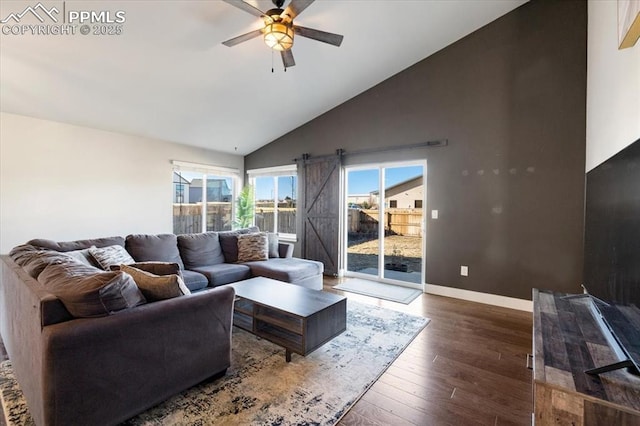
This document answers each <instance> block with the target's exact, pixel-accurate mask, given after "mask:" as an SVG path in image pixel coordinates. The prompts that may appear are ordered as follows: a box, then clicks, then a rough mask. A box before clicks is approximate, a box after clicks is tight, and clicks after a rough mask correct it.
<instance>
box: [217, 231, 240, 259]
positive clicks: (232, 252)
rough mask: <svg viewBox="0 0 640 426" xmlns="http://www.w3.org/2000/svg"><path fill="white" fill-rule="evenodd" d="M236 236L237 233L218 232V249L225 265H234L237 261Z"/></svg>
mask: <svg viewBox="0 0 640 426" xmlns="http://www.w3.org/2000/svg"><path fill="white" fill-rule="evenodd" d="M238 235H240V233H237V232H220V233H219V238H220V247H222V254H223V255H224V261H225V262H227V263H236V262H237V261H238Z"/></svg>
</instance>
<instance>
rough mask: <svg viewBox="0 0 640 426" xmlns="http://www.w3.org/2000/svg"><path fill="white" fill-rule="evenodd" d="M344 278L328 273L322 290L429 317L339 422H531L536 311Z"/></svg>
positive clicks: (415, 423)
mask: <svg viewBox="0 0 640 426" xmlns="http://www.w3.org/2000/svg"><path fill="white" fill-rule="evenodd" d="M339 282H340V281H339V280H338V279H333V278H325V282H324V290H325V291H331V292H335V293H338V294H343V295H345V296H347V297H348V298H350V299H354V300H358V301H360V302H363V303H371V304H374V305H377V306H382V307H386V308H390V309H395V310H399V311H403V312H408V313H412V314H415V315H422V316H425V317H428V318H430V319H431V322H430V323H429V325H428V326H427V327H426V328H425V329H424V330H423V331H422V332H421V333H420V334H419V335H418V336H417V337H416V338H415V339H414V341H413V342H412V343H411V344H410V345H409V347H408V348H407V349H405V351H404V352H403V353H402V354H401V355H400V356H399V357H398V359H397V360H396V361H395V362H394V363H393V364H392V365H391V367H389V369H388V370H387V371H386V372H385V373H384V374H383V375H382V376H381V377H380V379H379V380H378V381H377V382H376V383H375V384H374V385H373V386H372V387H371V389H369V390H368V391H367V392H366V393H365V394H364V396H363V397H362V398H361V399H360V401H358V402H357V403H356V405H355V406H354V407H353V408H352V409H351V410H350V411H349V412H348V413H347V415H346V416H345V417H344V418H343V419H342V421H341V422H340V423H339V424H340V425H342V426H351V425H394V426H396V425H530V424H531V413H532V412H533V396H532V393H531V391H532V388H531V379H532V372H531V370H529V369H528V368H527V367H526V358H527V354H528V353H531V351H532V349H531V339H532V316H531V313H528V312H522V311H516V310H511V309H505V308H499V307H494V306H489V305H484V304H481V303H474V302H467V301H463V300H458V299H452V298H448V297H442V296H434V295H429V294H423V295H422V296H420V297H419V298H418V299H416V300H414V301H413V302H412V303H411V304H410V305H403V304H400V303H395V302H388V301H383V300H379V299H376V298H371V297H366V296H359V295H355V294H353V293H346V292H341V291H337V290H333V288H332V287H333V286H334V285H336V284H338V283H339Z"/></svg>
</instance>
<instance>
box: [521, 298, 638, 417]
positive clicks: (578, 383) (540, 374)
mask: <svg viewBox="0 0 640 426" xmlns="http://www.w3.org/2000/svg"><path fill="white" fill-rule="evenodd" d="M568 296H569V297H568ZM590 303H591V301H590V300H589V299H588V298H587V297H575V295H566V294H557V293H552V292H548V291H542V290H537V289H534V290H533V354H534V368H533V370H534V371H533V395H534V424H535V425H537V426H539V425H576V426H577V425H585V426H589V425H616V426H617V425H620V426H626V425H640V376H637V375H634V374H631V373H630V372H628V371H627V370H626V369H620V370H615V371H610V372H607V373H602V374H600V375H590V374H587V373H585V371H586V370H589V369H592V368H594V367H599V366H601V365H606V364H610V363H612V362H615V361H617V358H616V355H615V353H614V351H613V349H612V348H611V346H610V345H609V344H608V341H607V338H606V336H605V334H604V332H603V331H602V330H601V329H600V327H599V326H598V324H597V322H596V320H595V318H594V316H593V314H592V313H591V310H590V307H589V304H590Z"/></svg>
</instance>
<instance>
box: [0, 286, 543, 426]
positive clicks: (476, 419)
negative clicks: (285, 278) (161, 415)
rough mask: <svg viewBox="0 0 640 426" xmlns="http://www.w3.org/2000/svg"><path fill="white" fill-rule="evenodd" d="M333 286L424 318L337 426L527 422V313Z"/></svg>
mask: <svg viewBox="0 0 640 426" xmlns="http://www.w3.org/2000/svg"><path fill="white" fill-rule="evenodd" d="M339 282H340V281H339V280H338V279H334V278H325V282H324V289H325V291H330V292H334V293H338V294H343V295H345V296H347V297H348V298H349V299H354V300H357V301H359V302H362V303H370V304H373V305H377V306H382V307H386V308H390V309H395V310H399V311H403V312H408V313H412V314H415V315H422V316H425V317H428V318H430V319H431V322H430V323H429V325H428V326H427V327H426V328H425V329H424V330H423V331H422V332H421V333H420V334H419V335H418V336H417V337H416V338H415V339H414V341H413V342H412V343H411V344H410V345H409V347H408V348H407V349H405V351H404V352H403V353H402V354H401V355H400V356H399V357H398V359H397V360H396V361H395V362H394V363H393V364H392V365H391V367H389V369H388V370H387V371H386V372H385V373H384V374H383V375H382V376H381V377H380V379H379V380H378V381H377V382H376V383H375V384H374V385H373V386H372V387H371V389H369V390H368V391H367V392H366V393H365V394H364V396H363V397H362V398H361V399H360V401H358V402H357V403H356V404H355V406H354V407H353V408H352V409H351V410H350V411H349V412H348V413H347V414H346V416H345V417H344V418H343V419H342V420H341V421H340V423H339V424H340V425H342V426H351V425H384V426H387V425H394V426H398V425H530V424H531V412H532V411H533V402H532V401H533V400H532V394H531V378H532V377H531V370H529V369H527V368H526V356H527V354H528V353H531V350H532V349H531V333H532V322H531V321H532V319H531V313H527V312H521V311H515V310H511V309H504V308H499V307H494V306H489V305H484V304H480V303H473V302H466V301H463V300H458V299H452V298H447V297H441V296H433V295H428V294H423V295H422V296H420V297H419V298H418V299H416V300H414V301H413V302H412V303H411V304H410V305H403V304H400V303H395V302H388V301H384V300H380V299H376V298H372V297H367V296H360V295H356V294H353V293H346V292H341V291H337V290H333V288H332V287H333V286H334V285H336V284H338V283H339ZM5 359H7V355H6V352H5V350H4V346H3V345H2V341H1V340H0V361H1V360H5ZM0 410H2V408H1V407H0ZM0 414H3V413H1V411H0ZM0 426H4V415H1V416H0Z"/></svg>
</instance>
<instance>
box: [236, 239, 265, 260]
mask: <svg viewBox="0 0 640 426" xmlns="http://www.w3.org/2000/svg"><path fill="white" fill-rule="evenodd" d="M267 259H269V239H268V237H267V234H266V233H264V232H259V233H255V234H241V235H238V262H252V261H256V260H267Z"/></svg>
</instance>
